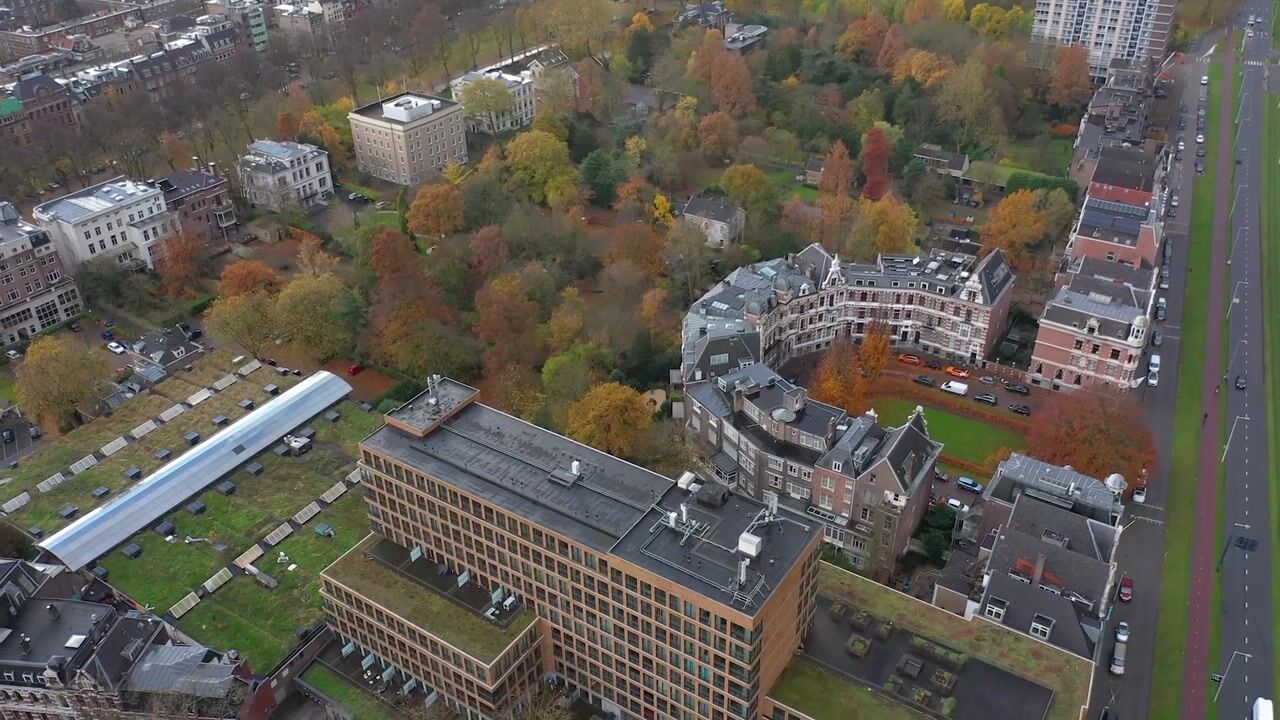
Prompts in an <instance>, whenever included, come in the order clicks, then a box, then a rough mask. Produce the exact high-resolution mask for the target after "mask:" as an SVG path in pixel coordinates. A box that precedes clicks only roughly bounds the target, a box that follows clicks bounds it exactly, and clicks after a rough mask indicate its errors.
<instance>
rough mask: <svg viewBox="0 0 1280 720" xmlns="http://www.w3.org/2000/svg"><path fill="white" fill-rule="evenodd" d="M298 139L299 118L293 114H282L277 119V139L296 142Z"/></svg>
mask: <svg viewBox="0 0 1280 720" xmlns="http://www.w3.org/2000/svg"><path fill="white" fill-rule="evenodd" d="M297 137H298V118H297V116H296V115H294V114H293V113H291V112H288V111H286V112H282V113H280V116H279V117H277V118H276V139H277V140H296V139H297Z"/></svg>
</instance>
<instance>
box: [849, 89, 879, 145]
mask: <svg viewBox="0 0 1280 720" xmlns="http://www.w3.org/2000/svg"><path fill="white" fill-rule="evenodd" d="M884 102H885V99H884V91H883V90H881V89H880V88H871V89H869V90H863V91H862V94H861V95H859V96H858V97H856V98H854V99H852V100H850V101H849V103H848V104H847V105H845V107H844V111H845V118H846V121H847V123H848V126H849V130H850V131H852V132H853V134H854V135H857V136H858V137H862V136H863V135H864V134H865V133H866V132H867V131H868V130H870V129H871V128H872V127H873V126H875V124H876V123H878V122H881V121H883V120H884V118H885V106H884Z"/></svg>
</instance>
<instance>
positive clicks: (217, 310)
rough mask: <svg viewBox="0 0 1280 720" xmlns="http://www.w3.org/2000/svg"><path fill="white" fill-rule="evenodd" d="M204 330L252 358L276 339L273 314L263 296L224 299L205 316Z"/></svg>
mask: <svg viewBox="0 0 1280 720" xmlns="http://www.w3.org/2000/svg"><path fill="white" fill-rule="evenodd" d="M204 323H205V329H206V330H208V331H209V333H210V334H212V335H216V336H218V337H225V338H227V339H229V340H231V342H234V343H235V344H237V345H239V346H240V347H242V348H244V349H245V351H247V352H248V353H249V354H250V355H253V356H254V357H262V353H263V352H264V351H265V350H266V349H267V348H268V347H270V346H271V342H272V337H273V336H274V335H275V313H274V310H273V303H272V299H271V297H270V296H268V295H267V294H266V293H265V292H261V291H259V292H250V293H241V294H239V295H223V296H222V297H219V298H218V299H217V300H214V301H213V304H212V305H210V306H209V309H208V310H206V311H205V313H204Z"/></svg>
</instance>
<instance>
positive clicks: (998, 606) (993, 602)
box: [983, 597, 1039, 622]
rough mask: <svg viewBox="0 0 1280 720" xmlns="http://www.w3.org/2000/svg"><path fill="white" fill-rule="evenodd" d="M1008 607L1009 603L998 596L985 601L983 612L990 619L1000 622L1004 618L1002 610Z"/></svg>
mask: <svg viewBox="0 0 1280 720" xmlns="http://www.w3.org/2000/svg"><path fill="white" fill-rule="evenodd" d="M1008 607H1009V604H1008V603H1006V602H1005V601H1004V600H1001V599H1000V598H998V597H993V598H991V599H990V600H988V601H987V609H986V610H985V611H984V613H983V614H985V615H986V616H987V617H989V618H991V619H992V620H995V621H996V622H1001V621H1003V620H1004V611H1005V609H1006V608H1008ZM1037 617H1039V616H1037Z"/></svg>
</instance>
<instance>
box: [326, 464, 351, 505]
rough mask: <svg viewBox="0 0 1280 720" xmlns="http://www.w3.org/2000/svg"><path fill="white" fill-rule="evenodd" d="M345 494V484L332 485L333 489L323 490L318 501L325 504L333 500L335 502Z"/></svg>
mask: <svg viewBox="0 0 1280 720" xmlns="http://www.w3.org/2000/svg"><path fill="white" fill-rule="evenodd" d="M357 472H358V471H357ZM346 492H347V484H346V483H342V482H340V483H336V484H334V486H333V487H331V488H329V489H328V490H325V491H324V494H323V495H321V496H320V499H321V500H323V501H325V502H327V503H332V502H333V501H334V500H337V499H338V498H340V497H342V495H343V494H344V493H346Z"/></svg>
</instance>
